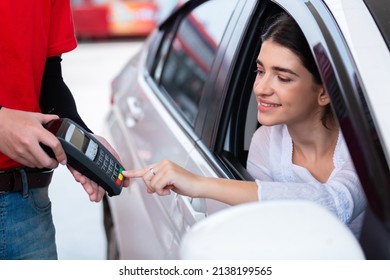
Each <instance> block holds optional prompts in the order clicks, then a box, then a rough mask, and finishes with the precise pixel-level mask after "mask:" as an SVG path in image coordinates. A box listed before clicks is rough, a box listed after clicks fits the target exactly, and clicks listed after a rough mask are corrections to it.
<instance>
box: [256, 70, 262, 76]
mask: <svg viewBox="0 0 390 280" xmlns="http://www.w3.org/2000/svg"><path fill="white" fill-rule="evenodd" d="M255 73H256V74H257V75H263V74H264V71H263V70H261V69H256V70H255Z"/></svg>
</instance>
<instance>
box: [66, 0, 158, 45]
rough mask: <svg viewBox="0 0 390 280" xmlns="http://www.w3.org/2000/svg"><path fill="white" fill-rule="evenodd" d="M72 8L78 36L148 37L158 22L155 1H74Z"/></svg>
mask: <svg viewBox="0 0 390 280" xmlns="http://www.w3.org/2000/svg"><path fill="white" fill-rule="evenodd" d="M97 2H98V3H99V4H98V3H97ZM72 10H73V18H74V23H75V29H76V36H77V37H78V38H107V37H117V36H147V35H149V33H150V32H151V31H152V30H153V29H154V27H155V25H156V16H157V5H156V4H155V3H154V1H130V0H106V1H93V0H79V1H75V0H74V1H73V2H72Z"/></svg>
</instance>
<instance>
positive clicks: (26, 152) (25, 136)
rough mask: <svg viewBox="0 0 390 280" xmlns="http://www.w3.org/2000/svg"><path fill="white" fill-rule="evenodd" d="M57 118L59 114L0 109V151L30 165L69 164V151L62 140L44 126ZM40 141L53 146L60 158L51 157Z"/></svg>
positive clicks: (52, 166) (36, 166)
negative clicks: (62, 144) (66, 152)
mask: <svg viewBox="0 0 390 280" xmlns="http://www.w3.org/2000/svg"><path fill="white" fill-rule="evenodd" d="M57 118H58V116H56V115H46V114H41V113H32V112H25V111H19V110H12V109H8V108H4V107H3V108H1V110H0V135H1V137H0V151H1V152H2V153H3V154H5V155H7V156H8V157H10V158H11V159H13V160H15V161H17V162H19V163H20V164H22V165H24V166H28V167H31V168H56V167H57V166H58V162H60V163H61V164H66V154H65V151H64V149H63V148H62V146H61V143H60V141H59V140H58V139H57V137H55V136H54V135H53V134H52V133H51V132H49V131H47V130H46V129H45V128H44V127H43V125H44V124H45V123H47V122H49V121H51V120H53V119H57ZM40 143H42V144H44V145H46V146H48V147H49V148H51V149H52V150H53V152H54V155H55V157H56V159H57V160H55V159H53V158H51V157H50V156H48V155H47V153H46V152H45V151H44V150H43V149H42V147H41V146H40Z"/></svg>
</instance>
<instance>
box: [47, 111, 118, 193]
mask: <svg viewBox="0 0 390 280" xmlns="http://www.w3.org/2000/svg"><path fill="white" fill-rule="evenodd" d="M44 126H45V128H46V129H47V130H49V131H50V132H51V133H53V134H54V135H55V136H56V137H57V138H58V140H60V142H61V145H62V147H63V149H64V150H65V153H66V156H67V163H68V164H69V165H70V166H71V167H73V168H74V169H76V170H77V171H79V172H80V173H81V174H83V175H85V176H86V177H88V178H89V179H91V180H92V181H94V182H96V183H97V184H98V185H100V186H101V187H103V188H104V189H105V190H106V191H107V193H108V195H109V196H115V195H119V194H120V193H121V191H122V187H123V182H124V177H123V174H122V172H123V166H122V165H121V164H120V162H119V161H118V160H117V159H116V158H115V157H114V156H113V155H112V153H111V152H110V151H108V150H107V148H105V147H104V146H103V145H102V144H101V143H100V142H99V141H98V140H97V139H96V138H95V137H93V136H92V134H91V133H89V132H87V131H86V130H85V129H83V128H82V127H81V126H79V125H78V124H76V123H75V122H73V121H72V120H70V119H67V118H60V119H55V120H52V121H50V122H48V123H47V124H45V125H44ZM42 147H43V149H44V150H45V151H46V152H47V153H48V154H49V155H50V156H51V157H54V153H53V151H52V150H51V149H50V148H49V147H47V146H45V145H42Z"/></svg>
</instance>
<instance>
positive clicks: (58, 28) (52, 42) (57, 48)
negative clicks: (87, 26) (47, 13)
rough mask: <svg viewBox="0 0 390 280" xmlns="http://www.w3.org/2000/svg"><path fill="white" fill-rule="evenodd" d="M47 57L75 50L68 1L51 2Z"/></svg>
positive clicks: (75, 44) (56, 0) (75, 43)
mask: <svg viewBox="0 0 390 280" xmlns="http://www.w3.org/2000/svg"><path fill="white" fill-rule="evenodd" d="M51 2H52V7H51V17H50V20H51V22H50V30H49V44H48V50H47V57H52V56H59V55H61V54H63V53H66V52H69V51H71V50H73V49H74V48H76V46H77V40H76V36H75V31H74V24H73V17H72V10H71V6H70V2H69V0H52V1H51Z"/></svg>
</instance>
